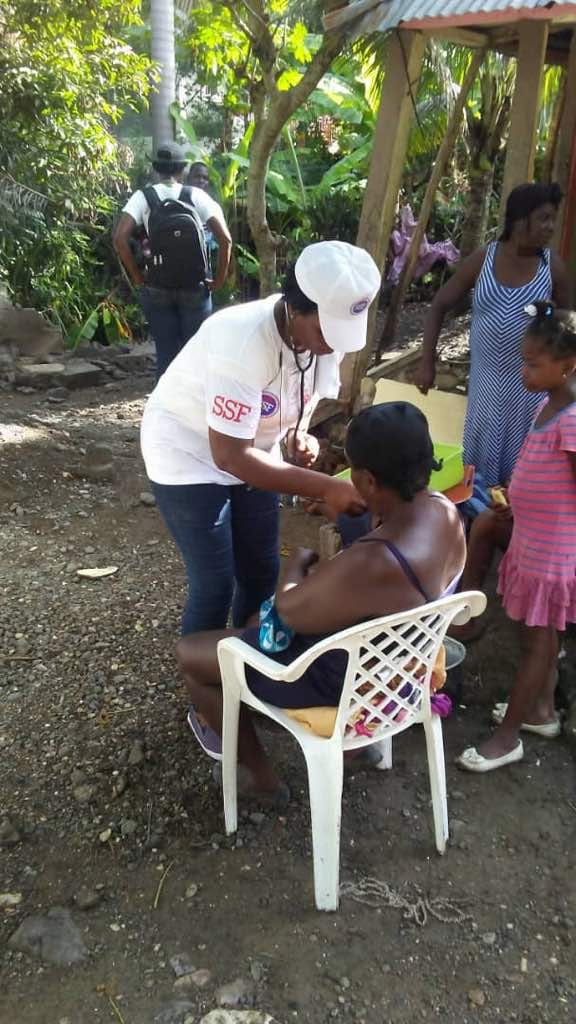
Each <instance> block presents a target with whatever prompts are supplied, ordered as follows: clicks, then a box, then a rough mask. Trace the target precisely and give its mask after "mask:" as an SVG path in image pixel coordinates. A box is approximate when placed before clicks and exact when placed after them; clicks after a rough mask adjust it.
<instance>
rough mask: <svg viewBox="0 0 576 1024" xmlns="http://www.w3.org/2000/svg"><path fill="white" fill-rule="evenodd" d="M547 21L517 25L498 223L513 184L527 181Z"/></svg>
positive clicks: (533, 149)
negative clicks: (514, 78)
mask: <svg viewBox="0 0 576 1024" xmlns="http://www.w3.org/2000/svg"><path fill="white" fill-rule="evenodd" d="M548 26H549V23H548V22H547V21H523V22H521V24H520V42H519V45H518V69H517V72H516V85H515V87H514V97H513V100H512V111H511V114H510V135H509V137H508V148H507V151H506V165H505V168H504V181H503V185H502V207H501V210H500V221H501V224H502V223H503V221H504V210H505V207H506V200H507V199H508V196H509V195H510V193H511V191H512V189H513V188H515V187H516V185H522V184H523V183H524V182H528V181H531V180H532V178H533V176H534V157H535V154H536V140H537V132H538V117H539V113H540V90H541V87H542V74H543V71H544V61H545V57H546V45H547V42H548Z"/></svg>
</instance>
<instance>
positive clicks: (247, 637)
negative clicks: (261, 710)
mask: <svg viewBox="0 0 576 1024" xmlns="http://www.w3.org/2000/svg"><path fill="white" fill-rule="evenodd" d="M258 635H259V629H258V627H253V628H249V629H245V630H244V632H243V633H242V639H243V640H244V641H245V643H247V644H250V647H253V648H254V649H255V650H257V651H259V650H260V645H259V643H258ZM323 639H325V637H322V636H304V635H303V634H301V633H297V634H296V636H295V637H294V638H293V640H292V642H291V644H290V646H289V647H288V648H287V649H286V650H285V651H279V652H278V653H277V654H269V653H268V651H263V652H262V653H263V654H266V657H267V658H270V659H271V660H272V661H275V662H277V663H278V664H279V665H290V664H291V663H292V662H293V661H295V659H296V658H298V657H299V656H300V655H301V654H304V652H305V651H308V650H310V648H311V647H313V646H314V644H317V643H318V641H319V640H323ZM347 664H348V654H347V653H346V651H328V652H327V653H326V654H321V655H320V657H318V658H317V659H316V661H314V662H313V663H312V665H310V666H309V667H308V668H307V669H306V671H305V672H304V674H303V675H302V676H300V679H296V680H295V682H293V683H283V682H277V681H276V680H274V679H269V678H268V676H265V675H262V673H261V672H258V671H257V670H256V669H254V668H251V667H250V666H249V665H247V666H246V682H247V683H248V687H249V689H250V690H251V692H252V693H253V694H254V696H255V697H258V698H259V699H260V700H262V701H265V702H266V703H267V704H274V705H275V706H276V707H277V708H315V707H338V704H339V703H340V695H341V693H342V687H343V685H344V677H345V675H346V666H347Z"/></svg>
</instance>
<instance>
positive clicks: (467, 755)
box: [456, 740, 524, 774]
mask: <svg viewBox="0 0 576 1024" xmlns="http://www.w3.org/2000/svg"><path fill="white" fill-rule="evenodd" d="M523 757H524V745H523V743H522V740H519V742H518V743H517V744H516V746H515V747H514V748H513V750H509V751H508V753H507V754H502V756H501V757H484V756H483V755H482V754H480V753H478V751H477V750H476V747H468V748H467V750H465V751H464V752H463V753H462V754H460V757H457V758H456V764H457V765H458V767H459V768H463V769H464V771H466V772H477V773H478V774H484V773H485V772H493V771H495V770H496V768H504V767H505V765H507V764H515V762H516V761H521V760H522V758H523Z"/></svg>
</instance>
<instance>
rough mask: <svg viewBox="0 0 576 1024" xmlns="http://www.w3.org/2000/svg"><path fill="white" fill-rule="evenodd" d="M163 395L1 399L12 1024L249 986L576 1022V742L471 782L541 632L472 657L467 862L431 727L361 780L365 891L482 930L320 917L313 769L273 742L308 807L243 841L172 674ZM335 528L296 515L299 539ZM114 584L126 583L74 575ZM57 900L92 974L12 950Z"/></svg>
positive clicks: (130, 1020) (259, 822)
mask: <svg viewBox="0 0 576 1024" xmlns="http://www.w3.org/2000/svg"><path fill="white" fill-rule="evenodd" d="M149 385H150V381H149V380H146V379H145V378H139V379H138V380H136V381H135V382H134V383H133V384H132V385H128V386H127V385H124V384H113V385H112V386H108V388H106V389H103V390H100V391H97V392H90V391H87V392H83V393H76V394H75V395H73V396H71V398H70V399H68V400H67V401H65V402H62V403H58V402H56V403H53V402H50V401H47V400H46V398H45V397H44V396H42V395H30V396H27V395H21V394H12V393H5V394H3V395H2V413H1V415H0V424H1V426H0V430H1V434H0V436H1V438H2V441H3V442H4V443H3V444H2V448H1V451H0V495H1V498H0V534H1V540H2V562H1V563H0V602H1V609H2V611H1V616H0V620H1V621H0V635H1V641H2V642H1V647H0V651H1V657H0V702H1V708H2V716H1V720H0V807H1V814H0V818H2V819H4V820H3V823H2V825H1V826H0V844H1V850H0V856H1V865H2V870H1V884H0V891H1V892H2V893H12V894H21V902H20V903H18V904H17V905H16V906H14V907H13V908H11V909H10V908H8V909H6V908H4V909H3V908H2V899H1V897H0V939H1V940H4V942H3V946H2V953H1V970H0V1020H1V1021H2V1024H4V1022H5V1024H91V1022H93V1021H94V1022H98V1021H101V1022H113V1021H116V1022H122V1021H123V1022H124V1024H153V1022H155V1021H160V1022H162V1024H183V1022H184V1021H185V1020H188V1021H189V1022H193V1021H194V1022H195V1021H199V1020H200V1019H201V1018H202V1016H203V1014H205V1013H207V1012H208V1011H209V1010H211V1009H212V1008H213V1007H215V1006H216V990H217V989H218V988H219V987H220V986H221V985H223V984H226V983H229V982H232V981H234V980H235V979H239V978H241V979H244V981H245V989H244V991H245V998H246V999H247V1000H248V1001H252V1002H254V1003H255V1005H256V1007H257V1008H259V1009H260V1010H262V1011H267V1012H268V1013H271V1014H273V1015H274V1016H275V1018H276V1019H277V1020H278V1021H280V1022H283V1024H288V1022H289V1021H291V1020H294V1021H301V1022H305V1024H312V1022H314V1024H316V1022H323V1021H332V1020H336V1021H338V1020H341V1021H349V1022H354V1024H362V1022H364V1024H415V1022H417V1021H419V1020H426V1021H433V1020H436V1019H438V1020H441V1021H443V1022H444V1024H471V1022H475V1021H485V1022H494V1024H496V1022H498V1024H509V1022H512V1021H518V1022H521V1024H545V1022H549V1024H562V1022H572V1021H574V1019H575V1018H576V971H575V967H574V964H575V950H574V945H573V939H574V922H575V921H576V883H575V876H574V849H575V846H574V840H575V830H576V803H575V802H574V801H575V797H574V773H573V764H572V760H571V757H570V753H569V750H568V748H567V747H566V746H565V744H564V742H563V741H562V740H560V741H557V742H546V741H541V740H538V739H536V738H528V739H527V741H526V747H527V756H526V759H525V760H524V762H523V763H521V764H519V765H517V766H514V767H512V768H510V769H508V770H506V771H503V772H500V773H495V774H494V775H492V776H488V777H486V778H476V777H470V776H466V775H462V774H460V773H458V772H457V770H456V769H455V768H454V767H453V766H452V762H453V757H454V755H455V754H456V753H457V752H459V751H460V750H461V749H462V747H463V746H464V745H466V744H468V742H469V741H474V740H476V739H477V738H478V736H479V735H480V734H482V733H483V732H484V731H485V730H486V728H487V722H488V709H489V707H490V705H491V703H492V701H493V700H494V699H495V698H497V697H499V696H501V695H503V694H505V693H506V690H507V686H508V685H509V682H510V679H511V676H512V673H513V671H514V665H515V663H516V658H517V638H516V636H515V634H514V633H513V632H512V631H511V630H510V628H509V626H508V625H507V624H506V622H505V621H504V620H503V619H502V617H501V616H500V614H499V613H498V612H497V611H496V612H495V613H494V615H493V622H492V625H491V628H490V630H489V632H488V634H487V636H486V637H485V639H484V640H483V641H482V642H481V643H480V644H479V645H478V647H477V648H475V649H474V651H473V653H471V655H470V657H469V659H468V663H467V673H466V689H465V703H466V707H465V708H464V707H462V708H460V709H459V710H458V712H457V714H456V715H455V716H454V717H453V718H451V719H450V720H449V721H448V722H447V723H446V725H445V741H446V750H447V762H448V776H449V807H450V815H451V828H452V840H451V845H450V848H449V851H448V852H447V854H446V856H445V857H444V858H443V859H440V858H438V857H437V856H436V854H435V852H434V848H433V836H432V828H431V824H432V822H431V810H430V807H429V800H428V788H427V779H426V772H425V762H424V745H423V737H422V736H421V735H420V734H419V732H417V731H416V730H412V731H411V732H410V733H409V734H407V735H406V736H405V737H402V738H400V739H399V740H398V741H397V742H396V745H395V755H394V757H395V765H394V770H393V771H392V772H390V773H377V772H372V773H370V774H359V775H356V776H354V777H352V778H349V779H348V780H347V781H346V784H345V793H344V803H343V833H342V855H341V863H342V879H343V880H344V881H351V880H356V881H358V880H361V879H363V878H366V877H369V876H374V877H376V878H378V879H379V880H380V881H381V882H386V883H388V885H390V886H392V887H393V888H394V889H395V890H397V891H402V892H405V893H406V894H410V893H413V892H414V889H415V888H418V889H419V890H420V891H421V892H422V893H424V894H426V895H427V896H428V897H429V898H431V899H435V898H438V897H440V898H442V899H445V900H448V901H452V902H454V903H455V905H457V906H461V907H463V909H464V912H465V915H466V916H465V919H464V920H463V922H462V923H456V922H452V923H448V922H445V921H442V920H437V919H435V918H433V917H431V918H429V920H428V922H427V924H426V925H425V926H424V927H419V926H418V925H416V924H414V923H413V922H411V921H410V920H407V919H405V918H404V917H403V915H402V912H401V911H400V910H398V909H394V908H389V907H378V906H375V905H373V904H372V905H363V904H361V903H358V902H355V901H354V900H353V899H351V898H348V897H346V898H344V899H343V900H342V906H341V910H340V912H339V913H338V914H335V915H321V914H318V913H316V912H315V911H314V909H313V902H312V861H311V852H310V836H309V822H308V805H307V795H306V781H305V774H304V770H303V764H302V760H301V758H300V756H299V754H298V752H297V751H296V749H295V748H294V746H293V745H292V744H291V743H290V742H289V741H288V740H287V739H286V738H285V737H283V736H280V735H279V734H277V733H270V734H268V742H269V744H270V746H271V747H273V748H274V756H275V757H276V758H277V759H278V761H279V763H280V765H281V766H282V769H283V771H284V774H285V776H286V778H288V779H289V781H290V784H291V787H292V790H293V794H294V799H293V802H292V804H291V805H290V807H289V808H288V810H287V811H286V813H285V814H284V815H283V816H281V817H279V816H278V815H277V814H275V813H271V812H269V811H265V810H262V809H260V808H255V807H248V806H247V807H245V808H244V809H243V811H242V816H241V825H240V830H239V832H238V835H237V836H236V837H233V838H230V839H227V838H225V836H224V835H223V820H222V813H221V805H220V799H219V794H218V791H217V790H216V788H215V786H214V784H213V782H212V779H211V773H210V765H209V764H208V763H207V760H206V759H205V758H204V757H203V756H202V755H201V753H200V752H199V750H198V749H197V748H196V746H195V745H194V744H193V743H192V741H191V739H190V737H189V735H188V733H187V730H186V727H185V725H184V708H185V704H184V701H183V697H182V694H181V692H180V688H179V684H178V681H177V679H176V676H175V672H174V661H173V654H172V651H173V644H174V639H175V637H176V634H177V625H178V618H179V607H180V602H181V600H182V595H183V588H184V576H183V571H182V568H181V566H180V563H179V560H178V558H177V556H176V554H175V552H174V549H173V547H172V545H171V543H170V541H169V539H168V537H167V535H166V533H165V531H164V529H163V527H162V525H161V522H160V520H159V517H158V515H157V513H156V510H155V509H154V508H150V507H147V506H146V505H144V504H143V503H142V501H141V499H140V497H139V496H140V493H141V492H143V491H145V490H146V489H147V488H146V480H145V477H144V473H143V468H142V465H141V462H140V459H139V451H138V439H137V427H138V420H139V416H140V413H141V409H142V401H143V394H144V391H145V388H146V386H149ZM94 443H98V444H100V445H104V446H105V447H106V449H108V451H109V452H110V453H111V454H112V458H113V466H114V475H113V478H112V479H107V478H106V476H107V475H106V473H103V476H104V480H103V481H100V482H93V481H88V480H85V479H83V478H81V477H78V476H77V475H75V474H76V473H77V467H78V464H79V463H81V462H82V461H83V460H84V458H85V456H84V454H83V451H82V450H83V449H84V450H87V449H89V446H90V445H91V444H94ZM315 531H316V525H315V523H314V522H313V521H311V520H309V519H307V518H305V517H304V516H303V515H302V514H301V513H298V512H287V513H285V518H284V542H285V544H287V545H288V546H290V545H291V544H294V543H297V542H302V541H303V540H307V541H308V542H310V541H311V540H312V541H313V539H314V535H315ZM94 566H100V567H102V566H117V572H116V573H115V574H114V575H111V576H108V577H106V578H102V579H98V580H88V579H82V578H81V577H79V576H78V575H77V573H76V570H77V569H78V568H83V567H94ZM161 880H163V885H162V887H161V888H160V882H161ZM405 886H407V888H406V889H404V887H405ZM155 902H157V906H155V905H154V904H155ZM55 907H63V908H66V909H67V910H68V911H69V912H70V915H71V919H72V920H73V921H74V922H75V923H76V925H77V926H78V929H79V938H80V939H81V940H82V941H83V942H84V943H85V945H86V947H87V950H88V956H87V957H86V959H85V960H84V961H83V962H82V963H81V964H79V965H78V966H75V967H55V966H50V965H46V964H42V962H41V961H40V960H39V959H38V958H36V957H29V956H28V955H26V954H24V953H20V952H16V951H15V950H13V949H11V948H9V947H8V945H7V940H8V938H9V937H10V936H11V935H12V934H13V933H14V931H15V930H16V928H17V926H18V925H19V924H20V922H21V921H22V920H23V919H24V918H26V917H28V916H29V915H33V914H45V913H46V911H48V910H49V909H51V908H55ZM176 956H180V957H181V958H183V960H184V961H186V963H185V964H184V968H182V967H181V966H180V965H179V964H177V963H176V968H177V969H178V970H181V969H185V973H186V974H188V975H190V973H191V971H192V969H193V968H195V969H197V970H200V969H202V970H203V971H204V973H202V974H197V975H195V976H194V978H193V979H190V978H188V979H187V980H186V981H185V982H176V987H175V981H176V975H175V967H174V965H171V963H170V961H171V959H172V958H174V957H176ZM205 972H209V975H208V974H206V973H205ZM202 983H203V985H202ZM178 1003H180V1009H178V1007H177V1005H176V1004H178ZM162 1014H164V1015H163V1016H162ZM187 1015H188V1016H187ZM262 1019H263V1018H262Z"/></svg>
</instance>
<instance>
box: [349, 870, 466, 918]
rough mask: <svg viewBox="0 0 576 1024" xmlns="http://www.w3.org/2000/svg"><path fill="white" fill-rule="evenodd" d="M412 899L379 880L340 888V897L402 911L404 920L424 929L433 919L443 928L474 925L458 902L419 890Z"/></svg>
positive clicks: (360, 880)
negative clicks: (454, 925) (431, 918)
mask: <svg viewBox="0 0 576 1024" xmlns="http://www.w3.org/2000/svg"><path fill="white" fill-rule="evenodd" d="M413 893H414V895H413V896H412V897H410V896H408V895H403V893H401V892H399V891H398V889H393V888H392V887H391V886H390V885H388V883H387V882H381V881H380V879H378V878H359V879H357V880H356V881H354V882H343V883H342V885H341V886H340V895H341V896H343V897H348V898H349V899H351V900H356V902H357V903H365V904H366V905H367V906H369V907H393V908H394V909H395V910H402V911H403V914H402V916H403V917H404V918H405V919H406V920H408V921H413V922H414V924H417V925H419V926H420V927H421V928H424V926H425V925H426V924H427V923H428V918H429V917H433V918H435V919H436V920H437V921H441V922H442V923H443V924H464V922H465V921H471V920H472V916H471V914H467V913H466V912H465V911H464V910H463V909H462V907H461V906H460V905H459V902H458V901H457V900H451V899H446V898H445V897H443V896H425V895H424V894H423V893H422V892H421V891H420V890H419V889H417V888H414V889H413Z"/></svg>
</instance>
